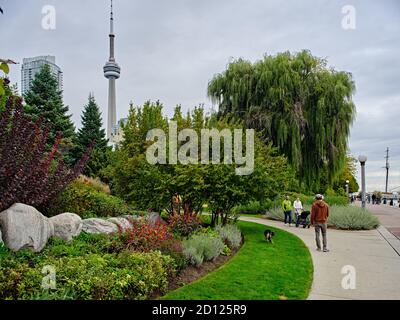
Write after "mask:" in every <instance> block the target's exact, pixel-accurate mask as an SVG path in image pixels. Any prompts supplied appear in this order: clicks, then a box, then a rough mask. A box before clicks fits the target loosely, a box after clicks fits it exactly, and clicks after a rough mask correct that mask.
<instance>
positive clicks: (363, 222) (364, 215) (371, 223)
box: [328, 206, 379, 230]
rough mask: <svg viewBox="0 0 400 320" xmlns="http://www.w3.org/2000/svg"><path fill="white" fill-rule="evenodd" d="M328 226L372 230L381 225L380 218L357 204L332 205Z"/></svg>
mask: <svg viewBox="0 0 400 320" xmlns="http://www.w3.org/2000/svg"><path fill="white" fill-rule="evenodd" d="M328 226H332V227H335V228H337V229H344V230H371V229H376V228H377V227H378V226H379V220H378V218H377V217H375V216H374V215H373V214H372V213H371V212H370V211H368V210H366V209H362V208H359V207H355V206H347V207H343V206H332V207H331V208H330V215H329V220H328Z"/></svg>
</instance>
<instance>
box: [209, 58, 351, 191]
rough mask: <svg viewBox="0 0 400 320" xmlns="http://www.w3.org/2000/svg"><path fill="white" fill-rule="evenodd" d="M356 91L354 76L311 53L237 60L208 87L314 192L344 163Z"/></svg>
mask: <svg viewBox="0 0 400 320" xmlns="http://www.w3.org/2000/svg"><path fill="white" fill-rule="evenodd" d="M354 91H355V85H354V82H353V80H352V76H351V74H350V73H348V72H344V71H336V70H334V69H333V68H329V67H328V66H327V61H326V60H324V59H320V58H317V57H314V56H312V55H311V53H310V52H309V51H307V50H304V51H302V52H299V53H296V54H291V53H290V52H284V53H280V54H277V55H275V56H269V55H266V56H264V58H263V59H262V60H260V61H257V62H255V63H251V62H249V61H246V60H243V59H238V60H235V61H233V62H231V63H230V64H229V65H228V67H227V69H226V70H225V71H224V72H222V73H220V74H217V75H215V76H214V78H213V79H212V80H211V81H210V83H209V85H208V96H209V97H210V98H211V100H212V101H213V103H215V104H218V106H219V112H220V113H221V114H223V115H225V114H231V115H232V114H233V115H236V116H238V117H241V118H242V119H243V120H244V121H245V123H246V125H247V126H248V127H250V128H254V129H257V130H259V131H261V132H262V134H263V136H264V138H266V139H268V140H271V141H272V142H273V144H274V145H275V146H276V147H278V149H279V150H280V151H281V152H282V153H284V154H285V155H286V156H287V157H288V159H289V161H290V163H291V164H292V166H293V167H294V168H295V169H296V171H297V172H298V175H299V178H300V179H301V181H302V182H304V183H305V184H306V185H307V186H309V187H310V188H312V189H317V188H319V179H320V176H321V172H323V171H324V170H327V172H328V179H329V181H331V182H332V181H333V180H334V179H335V177H336V176H337V175H338V174H339V173H340V172H341V171H342V169H343V166H344V165H345V162H346V153H347V151H348V136H349V133H350V126H351V124H352V122H353V120H354V118H355V105H354V103H353V101H352V95H353V93H354Z"/></svg>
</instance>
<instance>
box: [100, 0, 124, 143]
mask: <svg viewBox="0 0 400 320" xmlns="http://www.w3.org/2000/svg"><path fill="white" fill-rule="evenodd" d="M109 37H110V58H109V59H108V61H107V62H106V64H105V66H104V68H103V69H104V76H105V77H106V78H107V79H108V121H107V138H108V139H109V141H110V142H111V137H112V132H113V128H114V126H115V125H116V124H117V102H116V93H115V80H117V79H118V78H119V77H120V73H121V68H120V67H119V65H118V64H117V62H116V61H115V57H114V39H115V35H114V16H113V2H112V0H111V14H110V35H109Z"/></svg>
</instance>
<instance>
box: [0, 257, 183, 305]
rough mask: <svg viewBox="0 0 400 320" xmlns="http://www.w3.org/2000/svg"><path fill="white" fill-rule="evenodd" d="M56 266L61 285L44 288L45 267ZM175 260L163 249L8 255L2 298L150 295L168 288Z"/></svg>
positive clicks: (1, 274)
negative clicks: (24, 257)
mask: <svg viewBox="0 0 400 320" xmlns="http://www.w3.org/2000/svg"><path fill="white" fill-rule="evenodd" d="M45 265H51V266H53V267H54V268H55V270H56V284H57V288H56V289H55V290H51V291H49V292H46V291H45V292H43V290H42V288H41V283H42V278H43V276H44V275H43V274H42V268H43V267H44V266H45ZM174 270H175V263H174V261H173V259H172V258H171V257H169V256H164V255H162V254H161V253H160V252H150V253H138V252H129V251H124V252H121V253H119V254H116V253H113V254H104V255H100V254H93V253H91V254H85V255H83V256H79V257H62V258H54V257H47V258H46V259H43V260H42V261H41V262H40V263H37V264H32V263H30V262H21V261H18V260H17V259H7V260H6V261H3V263H2V265H1V266H0V299H1V300H3V299H44V298H50V297H53V298H57V299H60V298H65V299H70V298H74V299H80V300H86V299H96V300H111V299H112V300H119V299H146V298H147V297H149V295H150V294H151V293H152V292H154V291H161V292H162V291H164V290H165V289H166V287H167V284H168V277H169V276H170V275H171V274H172V273H173V272H174Z"/></svg>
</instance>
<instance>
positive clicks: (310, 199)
mask: <svg viewBox="0 0 400 320" xmlns="http://www.w3.org/2000/svg"><path fill="white" fill-rule="evenodd" d="M285 195H288V196H289V198H290V200H291V201H292V202H293V201H294V200H296V199H297V198H300V201H301V202H302V204H303V206H304V205H306V206H311V205H312V204H313V203H314V201H315V195H305V194H301V193H295V192H287V193H285V194H283V195H282V198H281V199H279V200H278V203H277V204H276V205H275V206H276V207H278V206H280V205H281V203H282V201H283V196H285ZM324 197H325V199H324V200H325V201H326V203H328V204H329V205H330V206H335V205H336V206H345V205H348V204H349V199H348V198H347V197H345V196H332V195H324ZM271 208H272V207H271ZM271 208H270V209H271Z"/></svg>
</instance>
